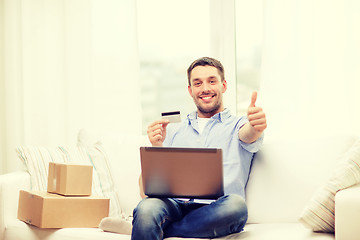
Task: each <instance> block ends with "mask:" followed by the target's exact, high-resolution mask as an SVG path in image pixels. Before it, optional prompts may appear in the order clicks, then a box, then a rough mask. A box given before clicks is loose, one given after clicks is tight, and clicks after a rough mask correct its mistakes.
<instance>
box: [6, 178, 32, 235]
mask: <svg viewBox="0 0 360 240" xmlns="http://www.w3.org/2000/svg"><path fill="white" fill-rule="evenodd" d="M20 189H23V190H29V189H30V175H29V174H28V173H27V172H13V173H7V174H4V175H0V239H2V237H3V235H4V231H5V228H6V226H7V223H8V222H9V221H11V220H14V219H17V209H18V202H19V191H20Z"/></svg>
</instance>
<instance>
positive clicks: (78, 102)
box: [0, 0, 141, 173]
mask: <svg viewBox="0 0 360 240" xmlns="http://www.w3.org/2000/svg"><path fill="white" fill-rule="evenodd" d="M0 11H1V19H0V36H2V37H3V41H1V40H0V49H1V51H0V53H2V58H1V59H0V69H1V73H0V86H1V91H0V94H1V95H0V96H1V98H0V100H1V101H0V102H1V104H0V110H1V111H0V120H1V121H0V130H1V135H0V151H1V155H0V157H1V163H2V164H1V167H0V173H5V172H11V171H14V170H17V169H19V168H20V166H21V165H20V163H19V160H17V158H16V156H15V153H14V148H15V147H16V146H18V145H24V144H25V145H45V146H54V145H61V144H65V145H70V144H76V136H77V133H78V131H79V129H81V128H85V129H88V130H89V131H92V132H94V133H98V132H102V131H105V132H110V131H113V132H119V133H125V134H129V133H137V134H140V133H141V109H140V108H141V106H140V90H139V86H138V67H139V66H138V65H139V64H138V53H137V36H136V35H137V34H136V4H135V1H133V0H122V1H118V0H76V1H73V0H52V1H46V0H0Z"/></svg>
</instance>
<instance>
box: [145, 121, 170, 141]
mask: <svg viewBox="0 0 360 240" xmlns="http://www.w3.org/2000/svg"><path fill="white" fill-rule="evenodd" d="M168 124H169V120H167V119H160V120H157V121H155V122H153V123H152V124H150V125H149V127H148V130H147V134H148V137H149V140H150V142H151V144H152V146H154V147H162V145H163V142H164V140H165V137H166V127H167V125H168Z"/></svg>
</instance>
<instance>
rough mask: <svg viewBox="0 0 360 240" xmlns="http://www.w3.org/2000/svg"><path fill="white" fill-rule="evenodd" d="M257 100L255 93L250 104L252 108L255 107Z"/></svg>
mask: <svg viewBox="0 0 360 240" xmlns="http://www.w3.org/2000/svg"><path fill="white" fill-rule="evenodd" d="M256 99H257V92H256V91H254V92H253V93H252V95H251V103H250V107H255V102H256Z"/></svg>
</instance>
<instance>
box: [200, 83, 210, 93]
mask: <svg viewBox="0 0 360 240" xmlns="http://www.w3.org/2000/svg"><path fill="white" fill-rule="evenodd" d="M201 90H202V91H203V92H206V91H209V90H210V84H209V83H207V82H204V83H203V84H202V89H201Z"/></svg>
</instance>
